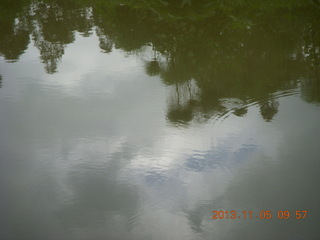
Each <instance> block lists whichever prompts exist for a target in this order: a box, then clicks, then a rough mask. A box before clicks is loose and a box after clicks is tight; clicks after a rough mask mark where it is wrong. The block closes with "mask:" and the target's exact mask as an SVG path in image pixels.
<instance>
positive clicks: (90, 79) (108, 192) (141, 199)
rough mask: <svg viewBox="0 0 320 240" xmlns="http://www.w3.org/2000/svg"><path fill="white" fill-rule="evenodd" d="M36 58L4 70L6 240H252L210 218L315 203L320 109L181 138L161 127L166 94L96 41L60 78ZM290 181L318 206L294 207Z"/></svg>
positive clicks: (288, 107) (242, 120)
mask: <svg viewBox="0 0 320 240" xmlns="http://www.w3.org/2000/svg"><path fill="white" fill-rule="evenodd" d="M79 49H81V51H79ZM140 54H142V53H140ZM35 56H37V53H36V49H35V48H34V47H33V46H32V45H30V47H29V50H28V51H26V53H25V54H24V55H23V56H21V60H20V62H18V63H15V64H9V63H0V72H1V73H2V75H3V79H4V81H5V84H4V86H3V88H2V90H1V92H0V113H1V115H0V137H1V139H5V141H2V142H1V143H0V150H1V151H0V152H1V155H0V157H1V178H2V180H3V181H1V184H0V187H1V193H4V194H2V195H1V199H0V200H1V202H6V203H7V204H8V205H9V207H8V208H7V209H10V211H8V210H6V211H5V210H4V209H1V210H3V211H2V212H3V216H4V218H5V217H8V219H9V220H8V221H6V222H5V223H4V222H0V225H1V226H5V227H6V229H9V230H8V231H5V232H4V233H3V234H4V235H3V236H7V235H6V234H9V232H10V228H13V229H15V230H17V231H16V232H17V234H18V233H20V234H25V235H26V236H31V237H33V239H40V237H42V239H43V237H44V236H53V237H52V239H102V238H103V237H105V236H109V237H110V238H112V239H144V238H145V239H174V238H176V239H197V238H199V239H212V238H213V237H218V238H219V237H220V239H235V238H231V237H228V236H231V235H232V236H233V237H234V235H235V234H236V233H239V234H240V235H241V234H243V236H248V235H246V234H247V232H246V231H244V230H241V229H240V228H239V226H240V225H241V226H246V225H245V223H243V222H241V224H239V226H238V225H237V223H236V222H228V223H226V222H225V221H221V222H212V221H211V220H210V213H211V211H213V210H214V209H217V208H219V209H229V210H232V209H233V208H238V209H243V208H244V207H247V208H248V210H250V209H249V208H252V210H253V209H254V208H259V209H261V208H267V207H269V208H273V209H275V208H276V207H278V206H281V207H283V208H285V207H286V206H287V207H288V208H290V207H291V208H297V207H300V206H304V204H305V203H306V204H309V205H308V206H311V207H313V204H314V203H315V202H316V200H318V199H319V192H318V190H315V189H313V191H311V189H312V188H313V187H311V188H310V190H309V189H306V187H305V186H306V185H308V184H313V183H315V182H316V180H318V177H316V176H317V175H316V174H317V173H316V169H319V168H318V167H319V163H318V162H316V161H315V155H316V154H317V153H319V151H318V150H317V148H314V146H316V144H317V143H319V139H318V138H317V137H318V136H319V126H318V122H319V121H318V120H319V111H318V110H319V109H317V108H316V107H315V106H312V105H307V104H306V103H304V102H301V100H300V99H299V97H298V96H292V97H287V98H283V99H280V100H279V101H280V108H279V114H278V115H277V116H276V117H275V119H274V121H273V122H271V123H266V122H264V121H263V120H262V119H261V117H260V115H259V109H258V107H257V106H252V107H249V109H248V113H247V114H246V116H245V117H237V116H234V115H231V116H229V117H228V118H226V119H224V120H221V121H218V122H215V124H213V121H208V122H206V123H201V124H200V123H197V122H191V123H190V125H189V126H188V127H180V128H176V127H173V126H172V125H170V124H168V123H167V122H166V120H165V115H166V113H165V111H166V97H167V96H168V94H169V92H170V89H169V88H168V87H164V86H163V85H162V84H161V81H160V80H158V79H156V78H154V77H152V78H151V77H148V76H146V75H145V73H144V68H143V66H142V65H141V62H139V61H137V59H136V57H135V56H130V55H129V56H127V57H124V55H123V54H122V53H121V52H120V51H118V50H114V51H113V52H112V53H110V54H103V53H101V52H100V50H99V48H98V40H97V38H96V37H95V36H94V37H91V38H83V37H77V41H76V43H75V44H73V45H69V46H68V47H67V48H66V50H65V55H64V56H63V58H62V62H61V63H60V65H59V68H58V73H57V74H54V75H47V74H45V72H44V70H43V66H42V65H41V64H40V63H39V62H38V58H37V57H35ZM306 121H307V122H308V124H306ZM300 139H303V140H305V141H306V143H301V140H300ZM309 142H310V144H309V145H308V144H307V143H309ZM318 145H319V144H318ZM303 149H305V150H303ZM317 156H318V155H317ZM299 160H301V162H300V161H299ZM302 161H305V165H304V164H302ZM308 164H313V165H312V166H309V167H308ZM287 170H290V173H289V174H287V175H286V174H284V173H287ZM299 171H301V174H305V175H301V174H300V175H299ZM296 174H297V175H296ZM306 174H308V175H306ZM303 176H304V177H303ZM306 176H309V178H306ZM298 180H299V181H298ZM292 182H294V183H295V184H297V185H299V184H300V185H299V187H297V188H298V190H299V191H302V193H303V194H305V196H306V195H310V194H312V195H313V196H310V198H304V197H303V196H302V195H300V196H299V197H296V198H295V199H294V200H292V201H291V199H288V198H287V197H286V196H294V194H293V193H295V192H296V191H297V189H295V188H292V187H291V186H292V185H291V183H292ZM312 186H314V185H312ZM290 187H291V188H292V189H291V188H290ZM240 189H241V190H240ZM281 193H283V194H284V196H285V199H286V200H279V199H280V197H277V196H278V195H281ZM277 194H278V195H277ZM311 198H312V199H311ZM9 199H11V200H10V201H9ZM273 199H276V200H277V201H276V200H273ZM310 199H311V200H310ZM277 202H278V203H279V205H277V204H278V203H277ZM285 202H286V204H287V205H286V206H285ZM34 203H36V204H34ZM299 204H300V205H299ZM2 208H3V205H2ZM314 211H315V210H314ZM26 223H27V224H26ZM247 224H249V226H251V225H252V226H254V227H257V228H258V229H260V228H262V226H260V225H259V222H253V221H252V222H251V223H247ZM250 224H251V225H250ZM289 225H290V224H289ZM48 226H50V227H48ZM263 226H264V227H266V229H267V230H264V231H266V232H267V231H268V229H270V230H273V229H274V226H273V225H272V223H271V222H269V224H267V225H263ZM290 226H295V225H290ZM28 229H29V230H28ZM276 229H277V228H276ZM18 230H19V231H18ZM32 230H34V232H33V231H32ZM277 230H279V229H277ZM309 230H310V231H314V229H313V228H312V224H311V226H310V227H309ZM304 231H305V230H303V231H301V232H304ZM35 232H36V233H37V234H36V233H35ZM199 233H201V235H198V234H199ZM254 234H255V235H254V236H258V233H256V232H255V231H254ZM292 234H293V233H292ZM67 236H68V237H67ZM298 236H299V235H298ZM8 239H9V238H8ZM240 239H250V238H245V237H243V238H240ZM255 239H256V238H255ZM260 239H264V238H263V237H262V238H260ZM292 239H294V238H292Z"/></svg>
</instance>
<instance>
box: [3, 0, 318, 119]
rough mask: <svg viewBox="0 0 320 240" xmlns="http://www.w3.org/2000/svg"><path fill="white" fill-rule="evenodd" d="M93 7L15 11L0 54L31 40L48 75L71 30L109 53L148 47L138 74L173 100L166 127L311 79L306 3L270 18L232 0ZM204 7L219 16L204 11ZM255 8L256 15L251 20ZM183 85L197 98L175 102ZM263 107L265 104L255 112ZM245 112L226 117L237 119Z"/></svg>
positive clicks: (314, 20)
mask: <svg viewBox="0 0 320 240" xmlns="http://www.w3.org/2000/svg"><path fill="white" fill-rule="evenodd" d="M19 3H20V4H21V5H22V6H23V4H22V1H19ZM93 3H94V4H92V5H91V3H89V2H87V1H83V3H80V2H78V1H69V0H68V1H61V0H59V1H53V0H46V1H38V2H33V3H32V4H30V6H29V7H25V8H22V7H20V8H17V9H16V10H14V11H15V12H14V13H13V14H11V15H10V17H8V19H10V20H8V21H6V22H5V25H4V26H6V27H5V28H3V29H2V28H1V29H0V33H3V34H2V36H3V37H1V39H0V43H1V44H0V54H1V55H3V56H4V57H5V58H6V59H11V60H13V59H15V60H16V59H18V57H19V56H20V55H21V54H22V52H23V51H24V50H25V49H26V47H27V44H28V42H29V35H30V34H32V36H33V39H34V41H35V46H36V47H37V48H38V49H39V51H40V55H41V57H40V58H41V60H42V62H43V63H44V64H45V69H46V71H47V72H48V73H54V72H56V71H57V68H58V63H59V61H60V60H61V58H62V56H63V54H64V49H65V47H66V45H67V44H70V43H71V42H73V41H74V40H75V35H74V32H75V31H79V32H81V33H82V35H83V36H89V35H90V34H91V32H92V28H93V26H94V25H95V26H96V27H95V31H96V34H97V36H98V38H99V45H100V48H101V49H102V51H103V52H106V53H108V52H111V51H112V48H113V47H115V48H121V49H123V50H126V51H136V50H137V49H140V51H142V50H141V47H142V46H145V45H146V44H151V45H152V49H153V51H154V57H153V58H152V59H151V60H149V61H146V63H145V70H146V73H147V74H149V75H150V76H155V75H158V76H159V77H160V78H161V80H162V81H163V82H164V83H165V84H166V85H168V86H171V87H172V88H173V89H175V90H174V92H175V94H177V96H176V97H175V100H174V101H171V100H172V99H174V98H172V99H171V100H170V101H171V102H170V106H169V107H168V111H169V112H168V114H167V117H168V119H171V120H173V121H178V119H179V118H180V120H183V119H184V120H183V121H190V120H191V119H192V118H193V117H195V116H197V115H202V116H203V115H206V116H208V117H210V114H213V113H214V112H217V111H224V110H225V108H224V107H223V106H221V104H220V101H219V99H221V98H237V99H240V100H242V101H246V100H247V99H256V98H264V97H267V96H268V95H269V94H270V93H272V92H275V91H278V90H281V89H283V88H286V87H288V86H289V85H290V87H296V86H297V82H296V81H292V80H296V79H298V78H301V77H305V78H306V79H318V78H319V74H318V73H317V71H318V70H319V59H320V58H319V55H320V54H319V51H320V50H319V46H320V43H319V39H320V38H319V32H320V31H319V26H320V24H319V20H318V17H317V12H315V11H314V10H313V9H312V7H311V8H310V6H312V4H311V3H309V5H308V4H307V3H303V4H302V5H301V6H304V7H303V8H302V7H301V6H300V5H297V4H296V3H281V4H280V5H281V11H282V12H285V13H286V14H281V15H279V17H276V18H274V17H273V16H274V13H275V12H276V11H278V10H279V9H278V8H277V6H278V5H272V4H270V6H268V7H265V5H264V8H261V9H260V8H259V7H258V5H259V3H257V5H254V4H253V5H251V4H248V6H246V1H245V2H244V6H243V7H242V10H243V11H238V10H239V9H238V7H239V5H238V4H237V3H236V2H233V1H228V3H226V4H222V5H221V4H219V3H218V2H217V3H215V4H213V2H211V1H209V0H201V1H180V0H177V1H172V2H170V3H169V2H168V3H165V2H159V1H149V2H148V4H147V5H146V4H145V3H141V2H138V1H135V2H128V3H126V4H125V5H123V4H122V5H119V4H118V3H116V2H113V1H110V2H108V3H103V2H100V1H93ZM209 3H210V4H209ZM85 4H87V5H85ZM208 4H209V5H210V8H211V7H215V8H216V9H220V10H221V11H218V12H219V13H217V11H215V12H213V11H206V9H207V7H208V6H209V5H208ZM280 5H279V6H280ZM279 6H278V7H279ZM255 8H257V9H259V15H256V14H251V13H252V12H254V11H255ZM0 9H1V6H0ZM237 9H238V10H237ZM262 9H264V10H262ZM290 9H291V10H290ZM19 11H20V13H19ZM18 13H19V14H18ZM306 13H307V14H306ZM284 15H285V16H291V18H290V20H288V19H287V18H284V17H281V16H284ZM159 16H160V17H159ZM16 17H17V19H18V21H14V19H15V18H16ZM1 19H2V18H1V17H0V20H1ZM4 29H5V30H4ZM293 55H296V57H292V56H293ZM311 72H312V74H311ZM191 79H192V81H193V82H194V85H195V86H196V88H197V89H198V90H197V98H193V99H191V98H190V99H189V100H190V101H187V100H182V99H181V95H183V94H184V93H183V92H184V91H186V92H188V89H187V88H185V87H181V86H184V84H185V83H188V82H190V81H191ZM310 84H311V85H313V86H318V85H317V84H318V81H305V85H308V86H309V85H310ZM311 85H310V86H311ZM177 89H178V90H177ZM304 89H305V90H304V94H306V95H308V94H309V96H311V95H312V96H313V97H312V99H314V100H315V101H318V100H317V98H316V97H315V96H316V95H317V92H312V91H314V89H317V87H310V88H309V87H307V86H305V88H304ZM308 89H309V90H308ZM311 89H313V90H311ZM306 99H307V97H306ZM268 107H272V104H271V105H270V106H268V105H265V106H264V107H262V109H265V108H267V109H268ZM273 107H274V106H273ZM269 110H270V109H269ZM269 110H268V111H269ZM265 111H267V110H263V111H262V112H265ZM245 112H246V111H245V109H242V110H240V109H239V110H236V111H235V112H234V113H235V114H236V115H237V116H243V115H244V114H245ZM269 112H270V111H269ZM174 119H175V120H174ZM266 119H269V118H268V117H267V118H266ZM171 120H170V121H171Z"/></svg>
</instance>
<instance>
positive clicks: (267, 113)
mask: <svg viewBox="0 0 320 240" xmlns="http://www.w3.org/2000/svg"><path fill="white" fill-rule="evenodd" d="M259 106H260V113H261V116H262V117H263V119H264V120H265V121H266V122H270V121H272V119H273V117H274V116H275V115H276V114H277V113H278V107H279V103H278V102H277V100H275V99H269V100H265V101H262V102H261V103H259Z"/></svg>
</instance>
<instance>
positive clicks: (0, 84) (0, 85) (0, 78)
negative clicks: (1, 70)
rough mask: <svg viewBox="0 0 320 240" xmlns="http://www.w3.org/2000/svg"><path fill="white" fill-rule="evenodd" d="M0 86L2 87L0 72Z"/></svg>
mask: <svg viewBox="0 0 320 240" xmlns="http://www.w3.org/2000/svg"><path fill="white" fill-rule="evenodd" d="M0 88H2V75H1V74H0Z"/></svg>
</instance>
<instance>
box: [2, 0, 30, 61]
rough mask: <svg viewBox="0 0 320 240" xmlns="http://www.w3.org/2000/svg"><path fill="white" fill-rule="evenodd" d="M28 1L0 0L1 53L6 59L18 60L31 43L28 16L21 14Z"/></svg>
mask: <svg viewBox="0 0 320 240" xmlns="http://www.w3.org/2000/svg"><path fill="white" fill-rule="evenodd" d="M27 3H28V2H27V1H19V0H17V1H16V2H15V4H10V1H1V2H0V55H2V56H4V57H5V59H7V60H11V61H16V60H18V59H19V57H20V55H21V54H22V53H23V52H24V51H25V50H26V48H27V46H28V44H29V31H28V30H29V29H28V24H27V18H26V17H25V16H24V15H20V16H19V12H20V11H23V7H24V5H25V4H27Z"/></svg>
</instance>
